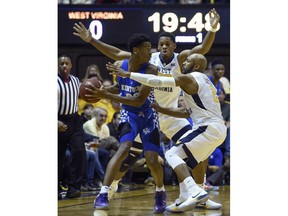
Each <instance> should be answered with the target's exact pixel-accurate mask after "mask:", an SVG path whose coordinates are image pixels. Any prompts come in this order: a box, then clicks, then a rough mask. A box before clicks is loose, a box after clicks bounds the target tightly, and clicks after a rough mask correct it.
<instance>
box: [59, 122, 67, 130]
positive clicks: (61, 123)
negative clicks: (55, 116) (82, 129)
mask: <svg viewBox="0 0 288 216" xmlns="http://www.w3.org/2000/svg"><path fill="white" fill-rule="evenodd" d="M67 129H68V127H67V125H65V124H64V123H63V122H62V121H58V131H59V132H64V131H66V130H67Z"/></svg>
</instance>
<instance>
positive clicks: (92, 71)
mask: <svg viewBox="0 0 288 216" xmlns="http://www.w3.org/2000/svg"><path fill="white" fill-rule="evenodd" d="M92 77H97V78H98V79H99V80H100V81H101V82H103V78H102V76H101V73H100V69H99V67H98V66H97V65H96V64H91V65H88V67H87V69H86V73H85V76H84V78H83V79H82V81H83V80H85V79H89V78H92Z"/></svg>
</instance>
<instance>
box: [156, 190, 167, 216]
mask: <svg viewBox="0 0 288 216" xmlns="http://www.w3.org/2000/svg"><path fill="white" fill-rule="evenodd" d="M154 199H155V205H154V213H156V214H157V213H163V212H164V211H165V208H166V201H165V200H166V192H165V191H156V192H155V198H154Z"/></svg>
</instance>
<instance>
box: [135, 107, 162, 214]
mask: <svg viewBox="0 0 288 216" xmlns="http://www.w3.org/2000/svg"><path fill="white" fill-rule="evenodd" d="M145 115H146V116H149V117H148V118H145V119H143V125H142V128H143V129H144V130H142V131H141V132H140V137H141V140H142V143H143V148H144V155H145V158H146V164H147V166H148V168H149V169H150V172H151V175H152V177H153V178H154V181H155V184H156V192H155V205H154V212H155V213H163V212H164V211H165V208H166V201H165V200H166V192H165V187H164V184H163V176H164V173H163V167H162V166H161V165H160V164H159V162H158V156H159V154H158V152H159V148H160V130H159V124H158V116H157V113H156V112H154V111H153V110H151V111H148V112H146V113H145Z"/></svg>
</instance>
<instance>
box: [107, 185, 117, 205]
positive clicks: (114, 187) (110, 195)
mask: <svg viewBox="0 0 288 216" xmlns="http://www.w3.org/2000/svg"><path fill="white" fill-rule="evenodd" d="M117 190H118V183H114V182H112V184H111V186H110V189H109V191H108V201H110V200H111V199H112V198H113V196H114V194H115V193H116V192H117Z"/></svg>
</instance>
